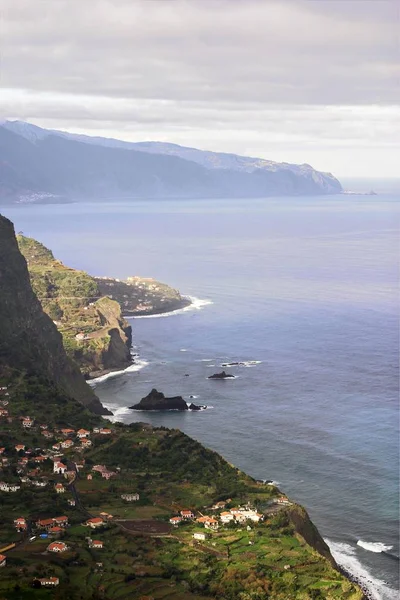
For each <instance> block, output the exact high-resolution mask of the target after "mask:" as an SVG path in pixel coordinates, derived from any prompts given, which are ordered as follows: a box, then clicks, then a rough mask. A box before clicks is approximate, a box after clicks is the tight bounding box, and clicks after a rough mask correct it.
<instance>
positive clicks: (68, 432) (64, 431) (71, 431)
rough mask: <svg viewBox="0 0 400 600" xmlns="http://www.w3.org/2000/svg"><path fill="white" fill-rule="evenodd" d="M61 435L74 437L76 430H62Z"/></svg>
mask: <svg viewBox="0 0 400 600" xmlns="http://www.w3.org/2000/svg"><path fill="white" fill-rule="evenodd" d="M60 433H62V434H63V435H66V436H68V435H73V434H74V433H75V430H74V429H69V428H66V429H60Z"/></svg>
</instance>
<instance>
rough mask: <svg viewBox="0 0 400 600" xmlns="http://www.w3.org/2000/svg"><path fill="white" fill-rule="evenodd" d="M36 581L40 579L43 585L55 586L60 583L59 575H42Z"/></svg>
mask: <svg viewBox="0 0 400 600" xmlns="http://www.w3.org/2000/svg"><path fill="white" fill-rule="evenodd" d="M35 581H40V585H41V586H42V587H55V586H56V585H59V583H60V580H59V579H58V577H42V578H41V579H35Z"/></svg>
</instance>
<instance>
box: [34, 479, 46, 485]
mask: <svg viewBox="0 0 400 600" xmlns="http://www.w3.org/2000/svg"><path fill="white" fill-rule="evenodd" d="M32 485H34V486H35V487H46V485H47V481H46V480H45V479H35V480H34V481H32Z"/></svg>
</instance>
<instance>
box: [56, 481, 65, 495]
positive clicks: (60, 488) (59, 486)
mask: <svg viewBox="0 0 400 600" xmlns="http://www.w3.org/2000/svg"><path fill="white" fill-rule="evenodd" d="M54 489H55V490H56V492H57V494H64V493H65V487H64V486H63V484H62V483H56V485H55V486H54Z"/></svg>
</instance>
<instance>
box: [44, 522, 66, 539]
mask: <svg viewBox="0 0 400 600" xmlns="http://www.w3.org/2000/svg"><path fill="white" fill-rule="evenodd" d="M47 531H48V532H49V533H50V534H51V535H52V536H54V537H57V536H59V535H61V534H62V533H64V529H63V528H62V527H59V526H58V525H53V527H49V528H48V530H47Z"/></svg>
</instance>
